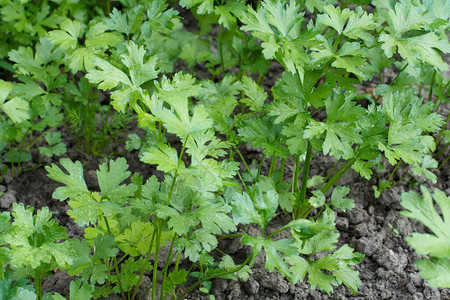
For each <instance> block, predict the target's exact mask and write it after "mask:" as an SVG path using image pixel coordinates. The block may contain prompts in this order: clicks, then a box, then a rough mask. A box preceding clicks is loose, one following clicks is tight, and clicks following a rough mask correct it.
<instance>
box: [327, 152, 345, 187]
mask: <svg viewBox="0 0 450 300" xmlns="http://www.w3.org/2000/svg"><path fill="white" fill-rule="evenodd" d="M341 161H342V158H339V159H338V161H337V162H336V163H335V164H334V165H333V167H332V168H331V171H330V172H329V173H328V175H327V177H325V179H324V180H323V182H324V184H323V185H325V184H326V182H327V180H328V178H330V176H331V174H333V172H334V170H335V169H336V167H337V166H338V165H339V163H340V162H341Z"/></svg>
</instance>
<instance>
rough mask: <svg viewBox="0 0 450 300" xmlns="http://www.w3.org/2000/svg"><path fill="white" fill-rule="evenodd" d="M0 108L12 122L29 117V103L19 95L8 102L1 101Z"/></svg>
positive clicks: (21, 120)
mask: <svg viewBox="0 0 450 300" xmlns="http://www.w3.org/2000/svg"><path fill="white" fill-rule="evenodd" d="M2 108H3V111H4V112H5V113H6V114H7V115H8V117H10V118H11V120H12V121H13V122H14V123H21V122H23V121H25V120H27V119H29V118H30V115H29V108H30V106H29V103H28V102H27V101H25V100H23V99H21V98H19V97H14V98H12V99H11V100H9V101H8V102H6V103H3V107H2Z"/></svg>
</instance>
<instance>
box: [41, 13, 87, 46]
mask: <svg viewBox="0 0 450 300" xmlns="http://www.w3.org/2000/svg"><path fill="white" fill-rule="evenodd" d="M61 29H62V30H53V31H50V32H49V33H48V35H47V39H48V40H50V41H51V42H52V43H54V44H58V45H59V46H60V47H61V48H62V49H64V50H69V49H75V48H76V47H77V45H78V39H79V38H80V37H81V35H82V34H83V26H82V24H81V23H80V22H78V21H76V20H75V21H72V20H70V19H66V20H64V21H63V22H62V23H61Z"/></svg>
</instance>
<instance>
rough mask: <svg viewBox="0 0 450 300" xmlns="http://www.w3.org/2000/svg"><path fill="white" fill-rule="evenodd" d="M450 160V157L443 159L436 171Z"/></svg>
mask: <svg viewBox="0 0 450 300" xmlns="http://www.w3.org/2000/svg"><path fill="white" fill-rule="evenodd" d="M449 159H450V156H449V157H447V158H446V159H444V161H443V162H442V163H441V164H440V165H439V167H438V169H441V168H442V166H443V165H444V164H445V163H446V162H447V161H448V160H449Z"/></svg>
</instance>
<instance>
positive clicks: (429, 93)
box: [419, 69, 438, 105]
mask: <svg viewBox="0 0 450 300" xmlns="http://www.w3.org/2000/svg"><path fill="white" fill-rule="evenodd" d="M435 79H436V69H434V70H433V76H432V77H431V83H430V90H429V91H428V101H431V99H432V97H433V86H434V81H435ZM419 95H420V94H419ZM437 100H438V98H437V97H436V99H434V101H433V103H434V105H436V103H437Z"/></svg>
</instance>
